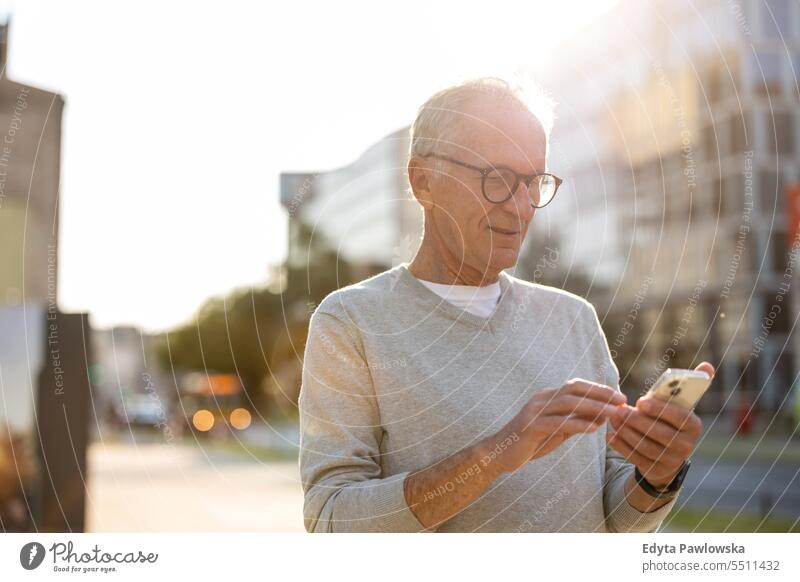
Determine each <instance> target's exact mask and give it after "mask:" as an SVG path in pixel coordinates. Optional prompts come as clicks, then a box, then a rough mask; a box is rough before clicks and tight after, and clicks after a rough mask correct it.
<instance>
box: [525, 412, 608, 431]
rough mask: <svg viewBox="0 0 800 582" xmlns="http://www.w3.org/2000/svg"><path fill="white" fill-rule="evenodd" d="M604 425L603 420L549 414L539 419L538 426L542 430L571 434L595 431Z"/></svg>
mask: <svg viewBox="0 0 800 582" xmlns="http://www.w3.org/2000/svg"><path fill="white" fill-rule="evenodd" d="M602 425H603V421H602V420H592V419H589V418H581V417H577V416H563V415H549V416H540V417H539V418H538V419H537V423H536V428H537V429H539V430H541V431H542V432H548V433H551V434H561V435H564V436H571V435H573V434H577V433H585V432H594V431H596V430H597V429H598V428H600V427H601V426H602Z"/></svg>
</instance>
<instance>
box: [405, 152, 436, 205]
mask: <svg viewBox="0 0 800 582" xmlns="http://www.w3.org/2000/svg"><path fill="white" fill-rule="evenodd" d="M432 182H433V170H432V169H431V168H430V167H429V166H428V164H427V162H425V161H424V160H422V158H419V157H412V158H410V159H409V160H408V183H409V184H411V191H412V192H413V193H414V197H415V198H416V199H417V202H419V203H420V205H421V206H422V208H424V209H425V210H432V209H433V207H434V206H435V204H434V203H433V189H432V185H433V184H432Z"/></svg>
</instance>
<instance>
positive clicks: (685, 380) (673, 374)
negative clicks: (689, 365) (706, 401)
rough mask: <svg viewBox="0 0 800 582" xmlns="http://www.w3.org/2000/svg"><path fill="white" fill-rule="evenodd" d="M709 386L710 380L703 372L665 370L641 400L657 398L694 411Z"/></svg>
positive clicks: (675, 369) (678, 369) (676, 369)
mask: <svg viewBox="0 0 800 582" xmlns="http://www.w3.org/2000/svg"><path fill="white" fill-rule="evenodd" d="M710 385H711V378H710V377H709V375H708V374H706V373H705V372H697V371H695V370H682V369H680V368H667V369H666V370H664V373H663V374H661V376H660V377H659V378H658V380H656V381H655V383H654V384H653V386H652V387H651V388H650V390H648V391H647V394H645V395H644V396H642V398H658V399H659V400H664V401H665V402H670V403H673V402H674V403H675V404H678V405H680V406H684V407H686V408H691V409H694V407H695V406H696V405H697V402H698V401H699V400H700V397H702V396H703V394H705V392H706V390H708V387H709V386H710Z"/></svg>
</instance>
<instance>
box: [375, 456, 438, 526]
mask: <svg viewBox="0 0 800 582" xmlns="http://www.w3.org/2000/svg"><path fill="white" fill-rule="evenodd" d="M409 473H410V471H406V472H404V473H398V474H397V475H392V476H391V477H387V478H386V479H384V483H382V484H381V487H380V488H379V489H380V492H378V491H377V490H376V497H375V515H376V518H377V519H379V520H380V521H381V530H382V531H385V532H402V533H416V532H424V531H429V530H427V529H426V527H425V526H424V525H422V524H421V523H420V522H419V520H418V519H417V516H416V515H414V512H413V511H411V508H410V507H409V506H408V502H407V501H406V496H405V492H404V490H403V486H404V483H405V480H406V477H407V476H408V475H409Z"/></svg>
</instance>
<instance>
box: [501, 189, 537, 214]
mask: <svg viewBox="0 0 800 582" xmlns="http://www.w3.org/2000/svg"><path fill="white" fill-rule="evenodd" d="M504 205H508V210H509V211H510V212H513V213H514V215H515V216H517V217H518V218H519V221H520V223H522V224H523V225H526V224H528V223H529V222H530V221H531V220H532V219H533V215H534V214H535V213H536V208H534V207H533V205H531V197H530V193H529V192H528V186H526V185H525V182H523V181H520V183H519V185H518V186H517V190H516V192H514V195H513V196H512V197H511V198H509V199H508V200H506V202H505V204H504Z"/></svg>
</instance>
